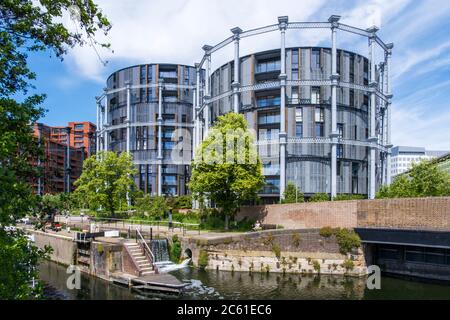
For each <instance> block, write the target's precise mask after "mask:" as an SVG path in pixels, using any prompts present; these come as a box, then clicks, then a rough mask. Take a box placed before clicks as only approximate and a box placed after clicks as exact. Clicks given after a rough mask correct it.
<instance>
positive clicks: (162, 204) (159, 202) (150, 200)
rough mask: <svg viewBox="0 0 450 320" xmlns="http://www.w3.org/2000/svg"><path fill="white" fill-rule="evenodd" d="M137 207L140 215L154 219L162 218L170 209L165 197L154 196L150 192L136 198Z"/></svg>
mask: <svg viewBox="0 0 450 320" xmlns="http://www.w3.org/2000/svg"><path fill="white" fill-rule="evenodd" d="M135 208H136V210H137V211H138V216H140V217H142V218H148V217H151V218H153V219H154V218H158V219H160V218H162V217H164V215H165V214H166V213H167V212H168V211H169V206H168V205H167V201H166V199H164V197H152V196H150V195H149V194H146V195H144V196H143V197H140V198H138V199H136V204H135Z"/></svg>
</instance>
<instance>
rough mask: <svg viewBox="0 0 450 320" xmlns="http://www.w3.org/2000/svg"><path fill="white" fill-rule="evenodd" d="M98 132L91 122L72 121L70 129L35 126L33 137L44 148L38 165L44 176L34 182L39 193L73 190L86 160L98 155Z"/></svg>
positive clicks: (39, 124)
mask: <svg viewBox="0 0 450 320" xmlns="http://www.w3.org/2000/svg"><path fill="white" fill-rule="evenodd" d="M95 130H96V127H95V125H94V124H92V123H90V122H70V123H69V125H68V127H59V126H58V127H51V126H47V125H45V124H42V123H36V124H35V125H34V136H35V137H36V138H37V139H38V140H39V139H40V141H41V143H42V144H43V149H44V161H43V163H39V162H37V163H35V165H37V166H40V167H42V170H43V176H42V177H41V178H38V179H33V181H32V185H33V189H34V191H35V192H36V193H39V194H46V193H52V194H54V193H61V192H71V191H73V190H74V186H73V182H74V181H76V180H77V179H78V178H79V177H80V175H81V171H82V167H83V161H84V159H85V158H86V157H89V156H90V155H91V154H93V153H95ZM68 132H69V135H68V134H67V133H68ZM68 137H69V139H68ZM68 140H69V141H68ZM67 144H69V146H67Z"/></svg>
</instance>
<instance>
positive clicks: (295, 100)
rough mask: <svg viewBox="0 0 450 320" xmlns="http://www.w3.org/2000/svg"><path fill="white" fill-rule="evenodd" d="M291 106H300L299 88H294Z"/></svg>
mask: <svg viewBox="0 0 450 320" xmlns="http://www.w3.org/2000/svg"><path fill="white" fill-rule="evenodd" d="M291 97H292V98H291V104H299V102H300V101H299V99H298V87H292V96H291Z"/></svg>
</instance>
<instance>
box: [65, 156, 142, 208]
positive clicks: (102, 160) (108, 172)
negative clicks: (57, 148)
mask: <svg viewBox="0 0 450 320" xmlns="http://www.w3.org/2000/svg"><path fill="white" fill-rule="evenodd" d="M136 173H137V171H136V169H135V167H134V164H133V162H132V159H131V155H130V154H129V153H127V152H122V153H121V154H120V155H118V154H117V153H115V152H112V151H102V152H100V153H98V154H97V155H93V156H91V157H89V158H87V159H86V160H85V161H84V163H83V171H82V173H81V176H80V178H79V179H78V180H77V181H75V182H74V184H75V186H76V187H77V189H76V190H75V193H77V194H78V196H81V197H84V198H85V199H86V200H87V201H88V203H89V206H90V209H92V210H98V209H100V207H101V208H104V209H105V210H106V212H107V213H108V215H109V217H116V211H117V210H121V209H125V208H127V195H128V197H129V198H130V199H131V200H134V199H135V196H136V192H135V190H136V189H137V187H136V185H135V183H134V179H133V175H134V174H136Z"/></svg>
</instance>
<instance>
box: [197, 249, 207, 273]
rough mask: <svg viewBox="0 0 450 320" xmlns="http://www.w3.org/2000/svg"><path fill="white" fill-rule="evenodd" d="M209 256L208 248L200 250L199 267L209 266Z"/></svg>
mask: <svg viewBox="0 0 450 320" xmlns="http://www.w3.org/2000/svg"><path fill="white" fill-rule="evenodd" d="M208 262H209V257H208V252H207V251H206V250H200V253H199V255H198V267H199V268H200V269H205V268H206V267H207V266H208Z"/></svg>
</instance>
